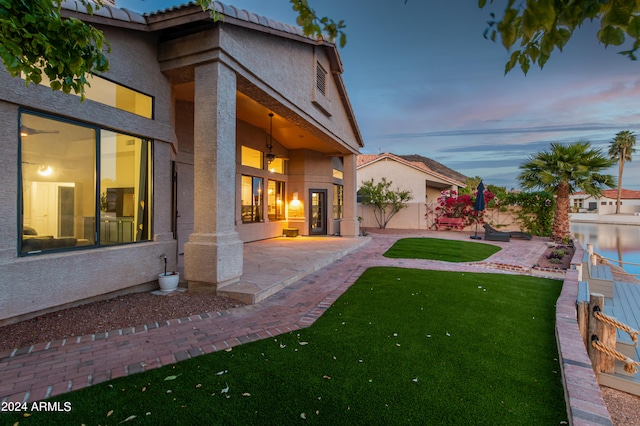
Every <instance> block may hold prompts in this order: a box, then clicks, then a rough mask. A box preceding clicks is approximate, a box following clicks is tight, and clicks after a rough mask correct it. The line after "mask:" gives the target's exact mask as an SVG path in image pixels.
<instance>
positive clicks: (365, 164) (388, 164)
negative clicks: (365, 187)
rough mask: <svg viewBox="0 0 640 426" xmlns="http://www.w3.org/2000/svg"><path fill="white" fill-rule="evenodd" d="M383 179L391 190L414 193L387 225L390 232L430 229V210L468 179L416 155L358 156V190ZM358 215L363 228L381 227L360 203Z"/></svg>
mask: <svg viewBox="0 0 640 426" xmlns="http://www.w3.org/2000/svg"><path fill="white" fill-rule="evenodd" d="M383 177H384V178H386V179H387V181H391V182H392V185H391V188H392V189H394V190H395V189H397V188H399V189H401V190H408V191H411V196H412V200H411V201H410V202H409V203H408V205H407V207H406V208H404V209H402V210H401V211H400V212H398V213H397V214H396V215H395V216H394V217H393V218H392V219H391V221H390V222H389V224H388V225H387V228H396V229H427V228H428V227H429V225H430V223H429V222H428V221H427V220H426V218H425V214H426V213H427V210H428V208H429V207H431V208H433V207H435V205H436V203H437V199H438V198H439V197H440V193H441V192H442V191H445V190H454V191H457V190H458V189H459V188H464V187H465V184H464V181H465V180H466V179H467V177H466V176H465V175H463V174H461V173H458V172H456V171H455V170H453V169H450V168H449V167H447V166H445V165H444V164H441V163H439V162H437V161H434V160H432V159H430V158H427V157H423V156H421V155H417V154H414V155H394V154H391V153H382V154H361V155H358V165H357V182H358V188H360V187H361V186H362V182H364V181H368V180H371V179H373V180H374V182H376V183H377V182H380V180H381V179H382V178H383ZM358 215H359V216H360V217H361V218H362V219H363V221H362V226H363V227H365V228H367V227H369V228H375V227H378V224H377V222H376V221H375V218H374V217H373V211H372V209H371V207H369V206H363V205H362V204H360V203H358Z"/></svg>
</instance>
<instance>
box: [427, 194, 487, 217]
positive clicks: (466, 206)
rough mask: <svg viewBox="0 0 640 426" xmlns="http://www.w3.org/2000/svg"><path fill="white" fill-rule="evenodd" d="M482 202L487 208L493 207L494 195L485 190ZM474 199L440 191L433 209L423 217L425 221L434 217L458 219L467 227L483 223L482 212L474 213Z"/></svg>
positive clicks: (473, 197) (469, 196)
mask: <svg viewBox="0 0 640 426" xmlns="http://www.w3.org/2000/svg"><path fill="white" fill-rule="evenodd" d="M484 201H485V205H486V206H487V207H493V206H494V205H495V204H496V201H497V200H496V199H495V195H494V194H493V193H492V192H490V191H487V190H485V191H484ZM475 202H476V197H475V196H471V195H458V192H457V191H442V192H441V193H440V197H439V198H438V201H437V204H436V206H435V208H429V209H428V211H427V214H426V215H425V216H426V217H427V219H429V218H430V217H432V216H435V217H434V219H437V218H439V217H459V218H461V219H462V224H463V225H464V226H468V225H471V224H474V223H476V222H478V223H484V220H483V212H476V211H475V209H474V205H475Z"/></svg>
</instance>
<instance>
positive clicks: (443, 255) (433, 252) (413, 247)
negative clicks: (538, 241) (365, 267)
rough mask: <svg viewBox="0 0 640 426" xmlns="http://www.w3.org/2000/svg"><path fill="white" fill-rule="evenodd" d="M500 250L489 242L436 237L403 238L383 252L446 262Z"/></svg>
mask: <svg viewBox="0 0 640 426" xmlns="http://www.w3.org/2000/svg"><path fill="white" fill-rule="evenodd" d="M500 250H501V248H500V247H498V246H494V245H491V244H484V243H477V242H470V241H458V240H441V239H438V238H403V239H401V240H398V241H396V243H395V244H394V245H393V246H392V247H391V248H390V249H389V250H387V252H386V253H384V256H385V257H390V258H400V259H430V260H443V261H446V262H478V261H481V260H484V259H486V258H488V257H489V256H491V255H492V254H494V253H497V252H499V251H500Z"/></svg>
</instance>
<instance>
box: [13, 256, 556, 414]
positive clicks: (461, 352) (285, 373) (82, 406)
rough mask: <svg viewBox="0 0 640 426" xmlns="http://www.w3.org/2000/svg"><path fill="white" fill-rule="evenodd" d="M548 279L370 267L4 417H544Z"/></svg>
mask: <svg viewBox="0 0 640 426" xmlns="http://www.w3.org/2000/svg"><path fill="white" fill-rule="evenodd" d="M560 288H561V282H560V281H555V280H547V279H540V278H533V277H527V276H517V275H502V274H472V273H457V272H442V271H423V270H414V269H399V268H372V269H369V270H367V271H366V272H365V273H364V274H363V275H362V276H361V277H360V279H359V280H358V281H357V282H356V283H355V284H354V285H353V286H352V287H351V288H349V289H348V290H347V292H346V293H345V294H344V295H343V296H342V297H340V298H339V299H338V300H337V301H336V302H335V303H334V305H333V306H332V307H331V308H330V309H328V310H327V312H326V313H325V314H324V315H323V316H322V317H321V318H320V319H319V320H318V321H316V322H315V323H314V324H313V325H312V326H311V327H309V328H307V329H304V330H300V331H298V332H295V333H290V334H286V335H280V336H276V337H275V338H268V339H266V340H262V341H258V342H253V343H248V344H244V345H241V346H237V347H234V348H233V350H231V351H229V352H225V351H222V352H217V353H213V354H209V355H205V356H199V357H196V358H193V359H190V360H188V361H184V362H180V363H178V364H175V365H173V366H167V367H163V368H160V369H156V370H151V371H148V372H145V373H141V374H136V375H132V376H128V377H124V378H120V379H117V380H113V381H110V382H107V383H102V384H99V385H96V386H93V387H90V388H86V389H83V390H80V391H78V392H73V393H69V394H65V395H61V396H59V397H56V398H55V399H52V401H70V402H71V403H72V407H73V408H72V411H71V412H70V413H32V415H31V416H30V417H28V418H22V417H20V416H18V415H16V416H15V417H11V416H8V417H7V419H6V420H7V423H6V424H12V422H13V421H16V420H20V425H29V424H65V425H74V424H75V425H80V424H87V425H91V424H101V425H106V424H112V425H113V424H118V423H120V422H122V421H123V420H126V419H127V418H130V416H136V417H135V418H134V419H133V420H131V421H129V422H126V423H124V424H153V425H165V424H171V425H195V424H237V425H248V424H255V425H288V424H296V423H300V424H305V423H313V424H326V425H374V424H390V425H395V424H423V425H426V424H428V425H449V424H461V425H470V424H474V425H515V424H527V425H534V424H539V425H554V424H556V425H557V424H560V423H561V422H562V421H564V420H566V411H565V403H564V396H563V387H562V382H561V376H560V370H559V368H560V367H559V364H558V360H557V357H558V355H557V347H556V342H555V338H554V318H555V315H554V311H555V308H554V304H555V301H556V299H557V297H558V295H559V292H560ZM165 378H169V379H170V380H165ZM225 391H226V392H225ZM111 410H113V411H112V412H111ZM110 412H111V414H110V415H108V414H109V413H110ZM3 415H4V414H3ZM303 417H305V418H306V419H303Z"/></svg>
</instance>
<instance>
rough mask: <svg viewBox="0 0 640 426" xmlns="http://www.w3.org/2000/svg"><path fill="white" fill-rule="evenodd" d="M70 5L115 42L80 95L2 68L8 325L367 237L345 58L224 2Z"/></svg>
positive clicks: (206, 280)
mask: <svg viewBox="0 0 640 426" xmlns="http://www.w3.org/2000/svg"><path fill="white" fill-rule="evenodd" d="M214 5H215V7H216V8H217V10H218V11H220V12H221V13H222V14H223V15H224V19H222V20H221V21H218V22H214V21H213V19H212V18H211V16H210V14H209V13H208V12H205V11H202V9H201V8H200V7H199V6H196V5H195V4H192V3H190V4H186V5H182V6H179V7H174V8H171V9H167V10H163V11H159V12H156V13H152V14H148V15H144V16H143V15H139V14H137V13H134V12H131V11H128V10H124V9H118V8H116V7H112V6H108V5H107V6H105V7H103V8H101V9H99V10H97V11H96V12H95V13H94V14H93V15H89V14H87V13H86V12H85V11H84V9H83V7H82V5H79V4H76V3H75V2H73V1H67V2H66V3H65V4H64V9H65V10H64V14H65V16H68V17H76V18H79V19H82V20H85V21H87V22H89V23H91V24H92V25H94V26H96V27H97V28H99V29H100V30H102V31H103V32H104V33H105V36H106V38H107V40H108V41H109V42H110V43H111V49H112V50H111V53H110V54H109V55H108V58H109V61H110V70H109V71H108V72H107V73H105V74H104V75H102V76H100V77H98V76H96V77H94V78H93V79H91V80H90V81H91V86H92V87H91V89H90V90H89V91H88V92H87V100H86V101H85V102H80V100H79V98H78V97H77V96H75V95H65V94H63V93H61V92H53V91H52V90H51V89H49V88H48V87H47V86H45V85H29V86H25V84H24V81H23V80H21V79H20V78H13V77H11V76H10V75H9V74H8V73H7V72H6V71H5V70H4V68H2V69H0V86H1V87H2V90H1V91H0V123H2V125H1V126H0V178H1V181H2V182H3V185H2V186H1V187H0V194H2V203H0V323H2V322H5V323H6V322H12V321H17V320H19V319H23V318H26V317H29V316H33V315H34V314H35V313H40V312H45V311H47V310H52V309H55V308H59V307H62V306H66V305H68V304H73V303H77V302H79V301H88V300H92V299H95V298H103V297H105V296H106V295H116V294H118V293H122V292H129V291H133V290H142V289H151V288H153V287H157V281H156V280H157V277H158V274H159V273H161V272H162V271H163V268H164V263H163V262H164V261H163V258H162V257H163V255H166V256H167V259H168V267H169V269H170V270H173V269H176V268H177V267H179V266H181V265H183V266H184V277H183V278H184V279H186V281H187V283H188V286H189V288H190V289H200V290H204V291H220V290H221V289H223V288H224V287H225V286H226V285H229V284H231V283H234V282H237V281H238V279H239V277H240V275H241V274H242V270H243V244H244V243H245V242H249V241H254V240H260V239H267V238H272V237H277V236H281V235H282V234H283V229H285V228H287V229H295V230H297V232H298V233H299V234H300V235H332V234H340V235H342V236H345V237H351V236H353V237H356V236H357V235H358V234H359V229H358V220H357V216H358V214H357V211H356V196H355V194H356V155H357V154H358V152H359V149H360V148H361V147H362V146H363V140H362V136H361V135H360V131H359V129H358V125H357V122H356V119H355V116H354V113H353V110H352V108H351V105H350V103H349V97H348V95H347V91H346V88H345V86H344V82H343V80H342V77H341V73H342V72H343V68H342V63H341V60H340V56H339V54H338V51H337V49H336V46H335V45H334V44H332V43H329V42H327V41H325V40H318V39H315V38H309V37H306V36H304V35H303V34H302V32H301V30H300V29H299V28H296V27H292V26H289V25H285V24H281V23H278V22H274V21H272V20H269V19H267V18H264V17H261V16H257V15H255V14H252V13H250V12H247V11H244V10H238V9H236V8H234V7H232V6H228V5H224V4H222V3H219V2H215V3H214Z"/></svg>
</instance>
